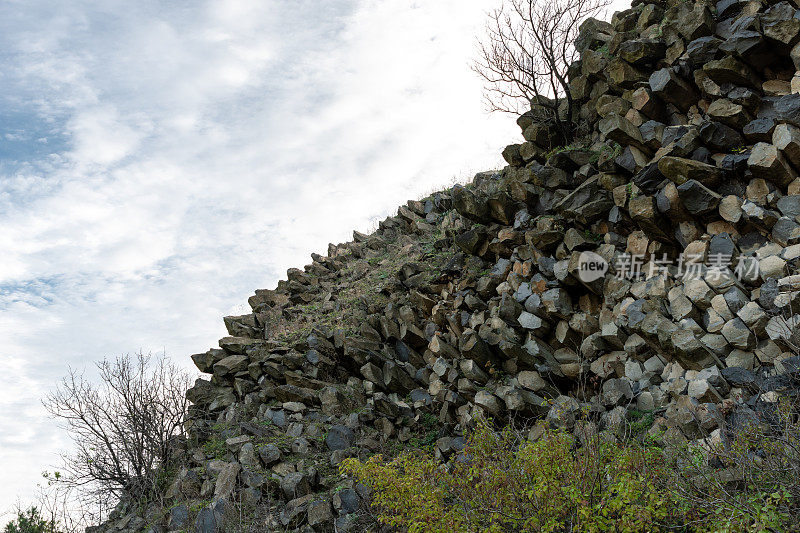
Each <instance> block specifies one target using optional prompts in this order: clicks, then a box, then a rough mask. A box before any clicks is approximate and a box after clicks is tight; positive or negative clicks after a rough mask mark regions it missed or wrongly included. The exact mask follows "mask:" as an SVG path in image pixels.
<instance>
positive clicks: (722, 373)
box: [108, 0, 800, 532]
mask: <svg viewBox="0 0 800 533" xmlns="http://www.w3.org/2000/svg"><path fill="white" fill-rule="evenodd" d="M797 13H798V12H797V10H796V8H795V7H794V6H793V5H791V4H789V3H787V2H781V3H779V4H776V5H773V6H772V7H767V6H766V5H765V4H759V3H753V2H749V3H748V2H745V3H742V2H721V3H718V4H717V6H716V8H715V9H714V10H712V9H709V7H708V5H707V4H705V3H691V2H689V3H685V2H684V3H677V4H675V3H663V2H659V1H653V0H645V1H644V2H636V6H635V7H633V8H632V9H631V10H629V11H628V12H626V13H624V14H623V15H624V16H615V18H614V21H615V22H614V23H613V24H609V23H603V22H600V21H590V22H587V23H586V25H585V31H584V32H582V34H581V43H580V44H579V49H580V50H581V51H582V59H581V61H580V62H579V63H578V64H577V65H575V68H574V69H573V71H574V72H575V76H574V77H573V79H572V91H571V93H572V94H573V97H574V98H575V99H576V104H577V105H578V106H579V107H580V110H581V113H580V116H581V117H582V120H583V121H584V124H582V126H584V127H585V129H586V130H587V131H588V132H589V133H588V134H587V135H586V136H585V137H584V138H583V139H582V140H581V141H580V142H578V143H575V144H573V145H571V146H569V147H564V148H561V149H556V150H555V151H553V150H552V149H553V146H554V143H555V142H556V140H557V133H556V132H555V131H554V129H553V125H552V124H548V123H547V122H543V121H541V120H540V119H539V117H540V114H538V113H537V112H536V107H535V106H534V108H533V109H532V110H531V111H530V112H528V113H526V114H524V115H523V116H522V117H520V119H519V121H518V124H519V125H520V128H521V130H522V133H523V137H524V139H525V142H524V143H521V144H515V145H511V146H509V147H508V148H506V149H505V150H504V151H503V156H504V158H505V160H506V161H507V163H508V164H509V166H508V167H506V168H504V169H503V170H501V171H498V172H486V173H481V174H478V175H477V176H475V179H474V180H473V182H472V183H470V184H468V185H464V186H456V187H453V188H451V189H449V190H446V191H443V192H439V193H435V194H433V195H431V196H430V197H428V198H426V199H424V200H422V201H411V202H408V203H407V204H406V205H404V206H401V207H400V208H399V209H398V213H397V215H396V216H393V217H389V218H387V219H386V220H384V221H383V222H381V224H380V226H379V228H378V230H377V231H376V232H374V233H373V234H371V235H364V234H360V233H355V234H354V241H353V242H350V243H346V244H339V245H330V246H329V249H328V251H327V255H325V256H322V255H316V254H315V255H313V256H312V262H311V264H309V265H307V266H306V267H305V268H304V269H302V270H301V269H292V270H290V271H289V272H288V273H287V280H285V281H281V282H280V283H279V284H278V286H277V288H276V289H274V290H258V291H256V293H255V295H254V296H252V297H251V298H250V300H249V303H250V306H251V308H252V312H251V313H248V314H245V315H242V316H232V317H226V318H225V325H226V327H227V329H228V332H229V334H230V336H229V337H225V338H223V339H221V340H220V343H219V348H215V349H212V350H209V351H208V352H206V353H203V354H197V355H194V356H192V359H193V360H194V362H195V364H196V365H197V367H198V369H199V370H200V371H201V372H203V373H206V374H209V378H207V379H200V380H198V381H197V383H196V384H195V386H194V387H193V388H192V389H190V390H189V391H188V393H187V396H188V398H189V399H190V400H191V402H192V404H193V406H192V409H191V420H190V423H189V432H190V435H191V437H192V440H191V442H193V443H195V446H194V447H193V448H192V450H191V451H190V453H189V456H188V458H187V460H186V464H185V465H184V469H183V470H182V472H181V473H180V474H179V475H178V477H177V479H175V481H174V483H173V485H172V487H171V488H170V490H169V494H168V498H169V499H170V501H174V502H190V504H189V505H188V507H175V508H174V510H173V511H172V512H171V514H169V515H168V516H167V518H165V520H164V527H167V528H172V529H175V528H177V527H185V524H187V523H191V529H192V530H194V531H203V532H205V531H223V530H224V525H222V524H223V522H224V519H225V514H226V512H228V509H229V508H230V506H231V503H230V502H234V501H237V502H241V501H246V502H248V504H251V505H252V506H253V507H254V508H256V509H260V510H261V511H263V512H261V513H260V514H259V517H260V518H259V519H260V520H262V524H263V526H264V528H266V529H267V530H274V529H281V528H286V529H293V528H301V527H306V526H307V527H310V528H312V529H314V530H333V529H334V524H335V527H336V528H337V530H346V528H347V527H348V526H347V524H348V518H347V517H349V516H354V513H356V512H357V511H358V509H359V508H360V506H361V504H362V501H363V500H364V499H365V498H368V497H369V494H368V493H367V491H366V489H365V488H364V487H360V486H356V485H354V484H353V483H352V482H345V483H344V485H342V483H341V478H340V477H339V476H338V474H337V473H336V467H337V465H338V464H339V463H340V462H341V461H342V460H343V459H344V458H346V457H351V456H358V457H361V458H364V457H367V456H370V455H372V454H375V453H378V452H379V451H382V452H386V451H387V450H388V449H390V448H391V447H392V446H401V447H402V446H409V445H417V446H418V445H420V443H423V442H424V443H427V445H429V446H430V447H432V449H433V450H434V451H435V453H436V454H437V456H438V457H440V458H442V459H445V460H447V459H449V458H450V457H455V456H457V455H458V453H459V452H460V451H461V450H462V449H463V447H464V439H463V435H464V431H465V430H466V429H468V428H470V427H471V425H472V424H473V423H474V421H475V420H476V419H478V418H480V417H486V416H491V417H494V418H496V419H499V420H504V419H506V417H513V416H515V415H522V416H523V417H532V418H540V419H544V420H546V421H547V423H548V424H549V425H551V426H553V427H563V428H567V429H570V430H573V429H574V430H575V431H578V428H579V427H583V424H582V421H581V418H582V417H584V416H587V415H586V413H592V414H593V416H597V419H598V420H600V427H599V428H598V429H599V430H600V431H606V430H612V429H613V428H614V427H616V425H617V424H618V423H619V421H620V420H621V419H624V416H625V413H626V409H628V408H636V409H639V410H644V411H652V412H653V413H654V415H655V424H656V425H657V426H659V427H661V428H663V429H668V430H669V431H670V432H671V435H673V436H675V437H677V436H680V438H682V439H684V440H702V439H705V438H707V437H709V435H712V434H713V435H714V436H715V438H723V437H724V435H722V434H721V432H720V431H719V426H720V424H724V423H725V422H724V417H723V416H722V415H720V416H718V417H710V416H707V415H703V413H711V412H713V413H719V412H720V408H719V407H720V406H724V407H725V409H724V411H725V412H731V411H732V410H733V411H735V410H736V409H738V408H755V407H757V406H758V405H759V402H761V401H762V399H761V397H762V396H761V395H762V393H763V392H765V390H764V388H765V387H766V388H767V389H769V387H771V386H773V385H770V384H771V383H776V384H777V383H781V380H780V379H772V378H773V377H775V376H780V375H781V374H782V373H787V372H796V368H797V364H796V363H794V362H793V361H795V360H796V357H793V354H792V353H791V350H790V345H789V343H788V342H787V336H788V335H792V334H795V333H794V332H795V331H796V330H800V324H798V320H797V319H796V318H787V317H788V316H789V315H790V314H791V313H792V312H795V313H796V312H798V311H800V281H799V280H800V277H798V272H799V271H798V267H799V266H800V180H798V177H797V170H798V165H800V133H798V132H799V131H800V130H798V127H800V93H798V94H796V93H794V92H791V91H792V88H793V87H795V85H800V84H794V82H792V84H789V81H790V80H792V79H795V78H797V76H798V74H797V73H795V69H796V68H797V65H800V59H798V58H800V52H798V50H797V48H798V46H800V45H797V42H798V35H800V23H798V21H799V20H800V16H798V14H797ZM758 21H760V22H758ZM610 49H611V50H614V51H615V52H616V55H615V56H614V57H613V58H610V57H607V55H608V50H610ZM798 89H800V87H798ZM589 253H591V254H592V255H591V256H590V257H591V258H592V261H593V263H592V265H594V266H592V267H591V268H590V267H589V266H588V263H587V260H586V257H587V255H586V254H589ZM598 265H599V266H600V267H604V268H605V269H606V270H603V269H602V268H597V267H598ZM598 272H599V274H598V275H597V276H595V275H594V274H596V273H598ZM793 365H794V366H793ZM793 369H794V370H793ZM587 378H588V379H587ZM768 378H769V379H768ZM580 383H584V384H588V385H585V386H583V387H582V388H581V387H579V386H578V384H580ZM775 386H777V385H775ZM767 392H768V391H767ZM334 489H336V490H334ZM198 502H211V503H210V504H206V503H204V504H203V505H202V510H201V511H200V512H199V513H195V514H194V515H192V516H189V514H188V513H184V510H186V509H191V508H193V506H195V507H196V506H197V504H198ZM165 516H166V515H165ZM173 525H175V528H173ZM108 527H109V528H111V527H115V526H114V524H113V523H110V525H109V526H108ZM350 527H351V529H350V530H360V529H359V527H358V526H352V525H351V526H350ZM352 528H355V529H352ZM119 529H124V527H122V528H119ZM128 529H129V530H130V529H131V528H128Z"/></svg>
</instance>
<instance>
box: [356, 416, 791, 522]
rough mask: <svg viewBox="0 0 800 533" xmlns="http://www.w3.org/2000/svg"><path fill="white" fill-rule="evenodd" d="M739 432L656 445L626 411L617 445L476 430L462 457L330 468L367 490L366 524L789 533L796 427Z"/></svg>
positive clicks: (550, 434) (641, 419)
mask: <svg viewBox="0 0 800 533" xmlns="http://www.w3.org/2000/svg"><path fill="white" fill-rule="evenodd" d="M795 414H796V410H794V409H793V408H784V407H783V406H778V408H777V411H776V413H775V415H774V418H776V419H777V420H778V421H779V423H778V424H775V423H773V424H771V426H770V427H765V426H764V424H763V423H755V424H752V425H751V426H749V427H744V428H741V429H740V430H739V431H738V432H737V433H736V434H735V435H733V436H732V438H731V439H730V440H729V441H728V442H727V444H725V445H722V444H719V445H712V446H703V447H701V446H700V445H699V444H698V443H697V442H694V443H691V444H676V443H669V444H666V443H664V444H659V439H657V438H653V437H652V436H650V434H649V433H648V431H647V428H649V427H650V426H651V425H652V423H653V414H652V413H649V412H634V413H633V414H632V417H633V419H634V421H633V422H632V423H631V424H629V426H628V427H627V428H626V429H625V431H622V432H621V435H624V437H623V438H622V439H621V440H619V441H618V440H617V439H615V438H613V437H611V436H610V434H603V433H601V434H600V435H599V436H597V437H594V438H592V439H589V441H588V442H586V444H584V445H581V444H580V443H579V442H578V441H577V439H576V438H575V437H573V436H572V435H571V434H569V433H566V432H564V431H560V430H551V429H545V430H544V431H543V436H542V437H541V438H540V439H539V440H537V441H535V442H531V441H529V440H527V439H524V438H521V437H520V436H519V434H518V433H517V432H515V431H513V430H511V429H509V428H506V429H504V430H502V431H499V432H497V431H495V430H494V429H493V428H492V427H491V426H490V424H489V423H488V422H481V423H479V424H478V427H477V428H476V429H475V430H474V431H473V432H472V434H471V435H470V436H469V437H468V445H467V447H466V448H465V454H464V456H463V457H460V458H458V459H457V460H452V461H451V462H450V463H449V464H442V463H440V462H439V461H437V460H435V459H434V457H433V456H432V455H431V454H429V453H425V452H423V451H421V450H414V451H412V452H405V453H402V454H400V455H399V456H398V457H396V458H395V459H393V460H391V461H388V462H387V461H384V460H383V458H382V457H381V456H376V457H372V458H370V459H369V460H367V461H366V462H360V461H358V460H356V459H348V460H346V461H345V462H344V463H343V464H342V466H341V472H342V473H343V474H346V475H350V476H352V477H353V478H355V480H356V481H358V482H360V483H363V484H365V485H367V486H369V487H370V488H372V490H373V491H374V493H373V500H372V507H373V510H374V511H375V512H376V515H377V518H378V520H379V521H380V522H381V523H383V524H385V525H388V526H392V527H397V528H401V529H407V530H408V531H409V532H411V533H414V532H420V533H421V532H428V531H431V532H446V531H447V532H449V531H476V532H477V531H489V532H501V531H537V532H538V531H542V532H561V531H564V532H567V531H568V532H578V531H581V532H602V531H615V532H620V533H622V532H638V531H684V532H708V533H711V532H714V533H723V532H724V533H734V532H751V531H758V532H779V531H800V519H799V518H798V517H800V445H799V444H800V439H798V435H799V434H800V431H799V429H800V423H798V421H797V418H796V416H795Z"/></svg>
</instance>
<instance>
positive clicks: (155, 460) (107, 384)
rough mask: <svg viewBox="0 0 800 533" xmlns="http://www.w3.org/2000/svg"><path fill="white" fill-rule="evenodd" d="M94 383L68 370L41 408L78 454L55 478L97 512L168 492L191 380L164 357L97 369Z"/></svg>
mask: <svg viewBox="0 0 800 533" xmlns="http://www.w3.org/2000/svg"><path fill="white" fill-rule="evenodd" d="M97 369H98V371H99V372H98V374H99V380H98V382H97V384H95V383H93V382H92V381H90V380H89V379H87V378H85V377H84V374H83V373H79V372H76V371H74V370H71V371H70V373H69V375H68V376H67V377H66V378H64V379H63V380H62V382H61V383H60V384H59V386H58V387H57V388H56V390H55V391H54V392H53V393H51V394H50V395H49V396H48V397H47V398H46V399H45V401H44V405H45V408H46V409H47V410H48V411H49V412H50V414H51V415H52V416H53V417H55V418H56V419H58V420H59V421H61V422H62V423H63V425H64V427H65V429H66V430H67V431H68V432H69V434H70V437H71V438H72V441H73V444H74V451H73V452H72V453H69V454H66V455H64V456H63V458H64V471H63V472H59V473H57V474H55V475H53V476H51V478H57V479H55V481H56V482H58V483H61V484H62V485H64V486H66V487H69V488H74V489H76V490H77V492H78V493H79V495H81V496H82V497H83V498H85V499H87V500H89V501H91V502H93V503H94V504H95V505H99V506H102V507H105V508H106V509H108V508H110V506H113V505H114V504H116V503H117V502H118V501H120V500H125V501H134V502H136V501H149V500H152V499H153V498H155V497H157V496H158V495H159V494H160V492H161V491H163V488H164V487H163V485H164V483H165V481H166V477H165V474H166V473H167V472H168V471H169V469H170V468H171V467H172V466H173V463H174V461H175V459H176V453H177V450H178V449H179V447H180V443H181V442H182V439H183V437H184V427H183V424H184V421H185V418H186V410H187V406H188V403H187V400H186V397H185V392H186V390H187V389H188V387H189V384H190V383H189V375H188V373H186V372H185V371H183V370H182V369H180V368H178V367H177V366H175V365H174V364H172V363H170V362H169V361H168V360H167V359H166V358H165V357H151V356H150V355H143V354H141V353H140V354H137V355H135V356H124V357H119V358H117V359H115V360H113V361H109V360H104V361H102V362H100V363H98V364H97Z"/></svg>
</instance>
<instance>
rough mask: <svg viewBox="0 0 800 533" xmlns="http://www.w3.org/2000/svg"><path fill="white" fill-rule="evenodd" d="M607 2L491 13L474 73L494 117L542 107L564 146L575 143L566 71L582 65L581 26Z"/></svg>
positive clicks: (505, 4)
mask: <svg viewBox="0 0 800 533" xmlns="http://www.w3.org/2000/svg"><path fill="white" fill-rule="evenodd" d="M609 4H610V2H609V1H608V0H502V5H501V7H499V8H498V9H495V10H494V11H492V12H490V13H489V21H488V23H487V25H486V30H487V34H486V37H485V39H484V40H483V41H481V42H480V43H479V55H478V59H477V60H476V61H475V63H474V64H473V67H472V68H473V70H474V71H475V72H476V73H477V74H478V75H479V76H480V77H481V78H483V80H484V81H485V83H486V86H485V98H486V101H487V104H488V107H489V109H490V110H491V111H503V112H508V113H515V114H520V113H522V112H525V111H527V110H528V108H529V106H530V105H531V104H532V103H533V104H537V105H539V106H541V107H542V108H543V109H544V110H545V112H546V114H547V115H549V116H548V117H547V118H548V119H550V120H552V121H553V122H554V124H555V126H556V127H557V130H558V132H559V134H560V136H561V137H562V141H563V142H564V143H569V142H570V141H572V139H573V137H574V126H573V124H572V122H573V119H574V111H575V110H574V109H573V107H574V102H573V99H572V95H571V94H570V91H569V79H568V70H569V67H570V65H572V63H573V62H574V61H575V60H576V59H578V55H579V54H578V51H577V50H576V48H575V44H574V43H575V40H576V39H577V38H578V35H579V32H580V25H581V23H582V22H583V21H584V20H586V19H587V18H589V17H591V16H593V15H595V14H597V13H599V12H600V10H602V9H603V8H604V7H606V6H607V5H609Z"/></svg>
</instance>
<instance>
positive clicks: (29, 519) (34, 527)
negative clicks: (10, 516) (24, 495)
mask: <svg viewBox="0 0 800 533" xmlns="http://www.w3.org/2000/svg"><path fill="white" fill-rule="evenodd" d="M3 533H57V529H56V524H55V523H54V522H53V521H51V520H46V519H45V518H44V517H43V516H42V515H41V513H40V512H39V509H37V508H36V507H30V508H28V509H27V510H25V511H23V510H19V511H17V518H15V519H14V520H12V521H11V522H9V523H8V524H6V527H5V529H3Z"/></svg>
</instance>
